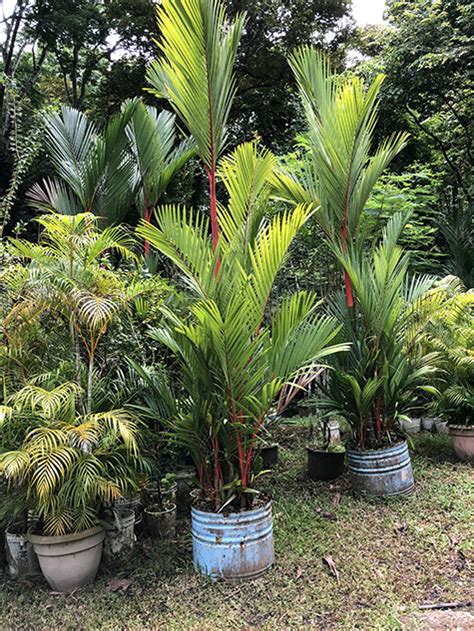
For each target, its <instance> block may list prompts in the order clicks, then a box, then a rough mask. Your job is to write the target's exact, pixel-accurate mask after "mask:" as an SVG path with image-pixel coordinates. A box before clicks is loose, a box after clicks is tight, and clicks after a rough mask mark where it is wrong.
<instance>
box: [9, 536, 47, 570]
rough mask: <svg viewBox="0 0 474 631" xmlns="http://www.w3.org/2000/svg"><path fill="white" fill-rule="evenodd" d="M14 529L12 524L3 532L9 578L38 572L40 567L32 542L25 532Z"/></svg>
mask: <svg viewBox="0 0 474 631" xmlns="http://www.w3.org/2000/svg"><path fill="white" fill-rule="evenodd" d="M14 530H16V528H15V527H14V526H13V527H12V528H11V529H7V531H6V532H5V553H6V557H7V569H8V575H9V576H10V578H22V577H24V576H30V575H32V574H40V573H41V569H40V566H39V563H38V557H37V556H36V553H35V551H34V549H33V544H32V543H30V542H29V541H28V538H27V535H26V534H25V533H22V532H14Z"/></svg>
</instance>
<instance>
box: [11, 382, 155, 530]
mask: <svg viewBox="0 0 474 631" xmlns="http://www.w3.org/2000/svg"><path fill="white" fill-rule="evenodd" d="M78 394H79V388H78V386H77V384H75V383H63V384H60V385H59V386H56V387H54V388H52V389H47V388H43V387H41V386H39V385H37V384H35V383H32V384H28V385H27V386H25V387H24V388H23V389H21V390H20V391H19V392H17V393H16V394H15V395H14V396H13V397H11V398H10V401H9V406H3V408H2V412H3V419H2V420H3V422H2V423H0V445H2V443H4V442H5V441H4V436H5V435H8V434H12V433H15V447H16V448H15V447H14V448H13V449H11V450H5V451H3V453H0V474H1V476H2V478H4V479H5V480H6V482H7V485H8V486H7V493H6V497H3V498H2V503H4V502H5V503H7V505H8V502H9V499H10V497H11V498H12V499H13V500H15V499H17V501H16V510H17V511H28V510H30V511H32V514H33V515H35V516H36V517H38V518H39V519H40V520H41V521H42V526H43V532H44V534H46V535H62V534H66V533H70V532H76V531H81V530H86V529H87V528H91V527H92V526H94V525H96V524H97V521H98V510H99V508H100V505H101V504H104V503H106V502H113V501H114V500H116V499H118V498H120V497H122V496H123V494H124V493H125V492H126V491H128V490H130V489H134V490H136V488H137V480H138V472H139V471H140V469H141V468H142V465H143V462H142V461H141V459H140V456H139V451H138V442H137V432H138V428H137V424H136V421H135V419H134V418H133V417H132V416H131V415H130V414H129V413H127V412H125V411H124V410H121V409H119V410H112V411H107V412H101V413H96V414H86V415H81V414H79V413H78V412H77V397H78ZM19 436H20V437H21V438H20V439H19ZM10 506H11V504H10ZM0 511H1V507H0ZM11 516H12V515H10V517H11ZM13 516H14V515H13Z"/></svg>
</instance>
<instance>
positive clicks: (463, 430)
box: [449, 425, 474, 462]
mask: <svg viewBox="0 0 474 631" xmlns="http://www.w3.org/2000/svg"><path fill="white" fill-rule="evenodd" d="M449 434H450V436H451V438H452V439H453V449H454V453H455V455H456V458H458V459H459V460H462V461H463V462H474V427H473V426H469V425H449Z"/></svg>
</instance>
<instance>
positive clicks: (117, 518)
mask: <svg viewBox="0 0 474 631" xmlns="http://www.w3.org/2000/svg"><path fill="white" fill-rule="evenodd" d="M108 522H109V527H108V528H107V529H106V534H105V541H104V557H105V558H106V559H107V560H108V561H113V560H115V559H120V558H126V557H128V556H130V554H131V553H132V551H133V547H134V545H135V540H136V537H135V530H134V527H135V513H134V511H133V510H132V509H131V508H124V509H115V510H114V511H113V514H112V515H110V516H109V520H108Z"/></svg>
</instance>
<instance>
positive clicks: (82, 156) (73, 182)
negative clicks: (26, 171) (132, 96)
mask: <svg viewBox="0 0 474 631" xmlns="http://www.w3.org/2000/svg"><path fill="white" fill-rule="evenodd" d="M135 107H136V102H135V101H129V102H128V103H127V104H126V105H125V106H124V107H123V108H122V111H121V112H120V114H117V115H116V116H114V117H113V118H112V119H111V120H110V121H109V123H108V124H107V125H106V127H105V129H104V130H99V129H98V128H97V126H96V125H94V123H93V122H92V121H91V120H89V118H88V117H87V115H86V114H84V113H83V112H80V111H79V110H76V109H74V108H72V107H66V106H63V107H62V108H61V112H60V113H59V114H55V115H51V116H48V117H46V120H45V132H46V144H47V150H48V154H49V157H50V159H51V161H52V163H53V166H54V169H55V171H56V174H57V177H54V178H46V179H45V180H43V182H42V183H41V184H39V183H38V184H35V185H34V186H33V187H32V188H31V191H30V198H31V200H32V203H33V204H34V206H36V207H37V208H39V209H40V210H43V211H44V210H47V211H53V212H57V213H64V214H68V215H75V214H77V213H84V212H89V213H94V214H95V215H96V216H97V217H101V218H102V219H103V220H104V221H105V223H107V224H113V223H117V222H118V221H120V220H121V219H122V218H123V217H124V215H125V214H126V212H127V211H128V210H129V208H130V206H131V204H132V200H133V188H132V183H133V178H134V165H133V162H132V160H131V158H130V155H129V153H128V139H127V136H126V133H125V130H126V127H127V125H128V124H129V122H130V119H131V116H132V114H133V112H134V109H135Z"/></svg>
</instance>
